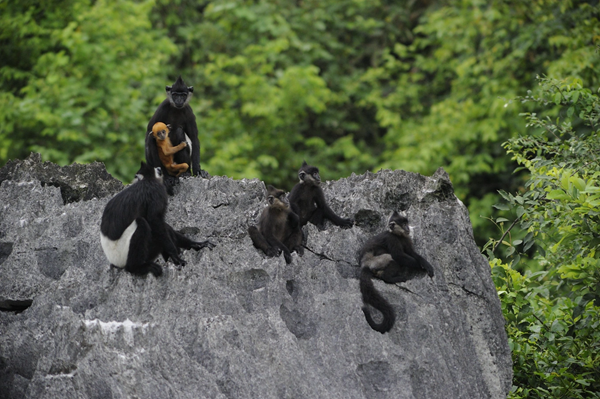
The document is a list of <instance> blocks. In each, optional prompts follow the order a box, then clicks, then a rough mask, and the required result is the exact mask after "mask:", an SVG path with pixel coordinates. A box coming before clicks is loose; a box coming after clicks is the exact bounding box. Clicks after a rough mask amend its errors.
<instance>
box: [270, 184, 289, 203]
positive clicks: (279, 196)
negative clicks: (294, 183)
mask: <svg viewBox="0 0 600 399" xmlns="http://www.w3.org/2000/svg"><path fill="white" fill-rule="evenodd" d="M267 193H268V194H269V195H268V197H267V202H268V203H269V205H270V206H273V207H276V208H288V207H289V206H290V202H289V200H288V199H287V196H286V195H285V191H283V190H278V189H276V188H275V187H273V186H271V185H269V186H267Z"/></svg>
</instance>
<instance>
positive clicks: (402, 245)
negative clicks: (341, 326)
mask: <svg viewBox="0 0 600 399" xmlns="http://www.w3.org/2000/svg"><path fill="white" fill-rule="evenodd" d="M388 228H389V231H386V232H383V233H380V234H378V235H376V236H375V237H373V238H371V239H370V240H369V241H367V242H366V243H365V245H364V246H363V247H362V249H361V250H360V252H359V257H358V259H359V264H360V266H361V270H360V292H361V294H362V298H363V302H364V303H365V305H367V304H368V305H371V306H373V307H374V308H375V309H377V310H379V311H380V312H381V314H382V316H383V320H382V321H381V323H376V322H375V320H373V317H372V316H371V312H370V310H369V308H368V307H367V306H363V308H362V311H363V313H364V314H365V318H366V319H367V323H369V325H370V326H371V328H372V329H373V330H375V331H379V332H380V333H382V334H383V333H385V332H388V331H389V330H390V329H391V328H392V327H393V326H394V322H395V320H396V315H395V314H394V309H393V308H392V306H391V305H390V303H389V302H388V301H387V300H386V299H385V298H384V297H382V296H381V294H379V292H377V290H376V289H375V287H374V286H373V281H372V280H371V279H372V278H373V277H376V278H378V279H381V280H383V281H385V282H386V283H389V284H394V283H399V282H402V281H406V280H407V269H408V270H409V271H410V270H411V269H412V270H413V271H415V270H416V271H418V270H425V271H426V272H427V274H428V275H429V277H433V274H434V269H433V266H431V264H430V263H429V262H427V260H425V259H424V258H423V257H422V256H420V255H419V254H418V253H416V252H415V250H414V247H413V243H412V240H411V239H410V229H409V227H408V219H407V218H406V216H404V215H401V214H399V213H398V212H396V211H394V213H392V215H391V216H390V219H389V222H388Z"/></svg>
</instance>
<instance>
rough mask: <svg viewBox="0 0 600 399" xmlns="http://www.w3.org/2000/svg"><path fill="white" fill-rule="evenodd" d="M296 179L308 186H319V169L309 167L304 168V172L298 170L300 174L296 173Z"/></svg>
mask: <svg viewBox="0 0 600 399" xmlns="http://www.w3.org/2000/svg"><path fill="white" fill-rule="evenodd" d="M298 179H300V183H306V184H308V185H313V186H316V185H318V184H321V176H320V175H319V169H317V168H315V167H309V168H306V170H305V169H300V172H298Z"/></svg>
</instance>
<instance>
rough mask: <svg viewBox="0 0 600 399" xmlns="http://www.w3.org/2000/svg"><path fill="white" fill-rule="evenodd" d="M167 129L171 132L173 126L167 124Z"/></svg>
mask: <svg viewBox="0 0 600 399" xmlns="http://www.w3.org/2000/svg"><path fill="white" fill-rule="evenodd" d="M167 129H169V131H170V130H171V124H170V123H168V124H167Z"/></svg>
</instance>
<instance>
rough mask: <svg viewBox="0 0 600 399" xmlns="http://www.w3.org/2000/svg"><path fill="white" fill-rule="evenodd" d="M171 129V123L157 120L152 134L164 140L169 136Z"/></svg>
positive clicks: (157, 138)
mask: <svg viewBox="0 0 600 399" xmlns="http://www.w3.org/2000/svg"><path fill="white" fill-rule="evenodd" d="M170 131H171V125H165V124H164V123H162V122H156V123H155V124H154V126H152V132H151V133H152V135H153V136H154V138H155V139H156V140H160V141H162V140H164V139H166V138H167V136H169V133H170Z"/></svg>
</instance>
